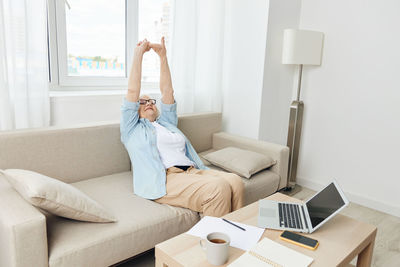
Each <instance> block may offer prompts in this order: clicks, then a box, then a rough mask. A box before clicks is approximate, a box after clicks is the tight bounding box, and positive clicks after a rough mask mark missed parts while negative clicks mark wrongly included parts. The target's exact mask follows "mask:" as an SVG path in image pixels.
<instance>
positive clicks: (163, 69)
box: [150, 37, 175, 104]
mask: <svg viewBox="0 0 400 267" xmlns="http://www.w3.org/2000/svg"><path fill="white" fill-rule="evenodd" d="M150 47H151V48H152V49H153V50H154V51H155V52H156V53H157V54H158V55H159V56H160V91H161V94H162V99H161V100H162V102H163V103H164V104H174V103H175V99H174V89H173V88H172V80H171V72H170V70H169V66H168V60H167V49H166V48H165V40H164V37H162V38H161V44H154V43H150Z"/></svg>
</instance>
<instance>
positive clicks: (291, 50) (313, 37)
mask: <svg viewBox="0 0 400 267" xmlns="http://www.w3.org/2000/svg"><path fill="white" fill-rule="evenodd" d="M323 39H324V34H323V33H322V32H316V31H306V30H296V29H286V30H284V32H283V51H282V64H303V65H321V57H322V44H323Z"/></svg>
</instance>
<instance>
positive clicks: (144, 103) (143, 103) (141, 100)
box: [139, 99, 157, 105]
mask: <svg viewBox="0 0 400 267" xmlns="http://www.w3.org/2000/svg"><path fill="white" fill-rule="evenodd" d="M156 102H157V101H156V100H155V99H139V104H140V105H146V104H147V103H150V105H155V104H156Z"/></svg>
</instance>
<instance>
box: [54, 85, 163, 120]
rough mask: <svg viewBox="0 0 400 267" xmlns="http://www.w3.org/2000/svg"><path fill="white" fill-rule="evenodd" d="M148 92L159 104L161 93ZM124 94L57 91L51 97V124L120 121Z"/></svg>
mask: <svg viewBox="0 0 400 267" xmlns="http://www.w3.org/2000/svg"><path fill="white" fill-rule="evenodd" d="M96 94H97V95H96ZM99 94H100V95H99ZM147 94H148V95H149V96H150V97H152V98H155V99H156V100H157V101H158V103H157V105H158V106H159V101H160V95H159V94H158V93H151V92H148V93H147ZM124 96H125V93H115V92H111V93H110V92H103V93H100V92H98V91H97V92H91V93H90V92H71V93H65V94H60V93H57V92H55V93H53V95H52V96H51V98H50V114H51V121H50V125H51V126H69V125H74V124H80V123H87V122H99V121H118V120H119V119H120V115H121V112H120V110H121V104H122V101H123V98H124Z"/></svg>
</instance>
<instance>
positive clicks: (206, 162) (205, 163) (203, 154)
mask: <svg viewBox="0 0 400 267" xmlns="http://www.w3.org/2000/svg"><path fill="white" fill-rule="evenodd" d="M214 151H217V150H215V149H213V148H212V149H209V150H206V151H203V152H201V153H198V155H199V157H200V159H201V161H203V164H204V165H205V166H209V165H211V162H209V161H208V160H206V159H205V158H204V156H205V155H207V154H209V153H211V152H214Z"/></svg>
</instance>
